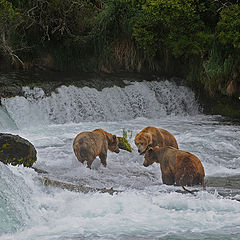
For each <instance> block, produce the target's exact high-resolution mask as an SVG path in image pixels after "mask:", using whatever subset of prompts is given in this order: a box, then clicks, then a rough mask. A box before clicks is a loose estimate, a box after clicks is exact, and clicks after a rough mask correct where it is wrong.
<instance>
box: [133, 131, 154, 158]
mask: <svg viewBox="0 0 240 240" xmlns="http://www.w3.org/2000/svg"><path fill="white" fill-rule="evenodd" d="M134 142H135V145H136V146H137V148H138V152H139V154H140V155H142V154H144V153H145V152H146V151H147V149H148V147H149V146H150V145H151V144H152V135H151V134H150V133H141V132H140V133H138V134H137V135H136V137H135V140H134Z"/></svg>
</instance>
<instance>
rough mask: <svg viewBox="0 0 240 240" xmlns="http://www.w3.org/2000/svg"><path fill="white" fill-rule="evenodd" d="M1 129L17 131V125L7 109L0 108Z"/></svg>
mask: <svg viewBox="0 0 240 240" xmlns="http://www.w3.org/2000/svg"><path fill="white" fill-rule="evenodd" d="M0 129H5V130H10V129H17V125H16V124H15V122H14V121H13V119H11V117H10V116H9V114H8V112H7V110H6V108H5V107H1V106H0Z"/></svg>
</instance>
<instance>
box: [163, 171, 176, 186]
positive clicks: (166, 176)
mask: <svg viewBox="0 0 240 240" xmlns="http://www.w3.org/2000/svg"><path fill="white" fill-rule="evenodd" d="M162 181H163V183H164V184H167V185H173V184H174V177H173V175H172V174H171V173H168V174H162Z"/></svg>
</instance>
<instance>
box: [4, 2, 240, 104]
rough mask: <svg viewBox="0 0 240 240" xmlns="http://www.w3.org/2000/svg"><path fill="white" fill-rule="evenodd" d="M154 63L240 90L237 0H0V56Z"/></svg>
mask: <svg viewBox="0 0 240 240" xmlns="http://www.w3.org/2000/svg"><path fill="white" fill-rule="evenodd" d="M6 58H7V59H8V60H9V62H10V63H12V65H13V67H14V68H20V69H31V68H33V67H34V68H40V69H47V68H48V69H49V68H52V69H56V70H78V71H104V72H116V71H138V72H143V71H145V72H146V71H156V72H158V73H159V74H162V75H166V76H169V75H172V76H179V77H183V78H185V79H186V80H187V82H188V83H189V84H190V85H191V86H192V87H195V88H197V89H205V91H206V92H208V94H209V95H210V96H217V95H219V96H228V97H231V98H234V99H236V98H237V99H238V97H239V95H240V91H239V85H240V1H239V0H224V1H220V0H216V1H212V0H204V1H200V0H185V1H181V0H138V1H137V0H65V1H60V0H29V1H26V0H23V1H20V0H17V1H10V0H0V64H1V62H3V59H6Z"/></svg>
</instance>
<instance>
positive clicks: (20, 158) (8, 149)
mask: <svg viewBox="0 0 240 240" xmlns="http://www.w3.org/2000/svg"><path fill="white" fill-rule="evenodd" d="M36 160H37V151H36V149H35V147H34V146H33V145H32V144H31V143H30V142H29V141H28V140H26V139H24V138H22V137H20V136H18V135H12V134H5V133H0V161H1V162H3V163H5V164H11V165H14V166H16V165H23V166H24V167H32V165H33V163H34V162H36Z"/></svg>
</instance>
